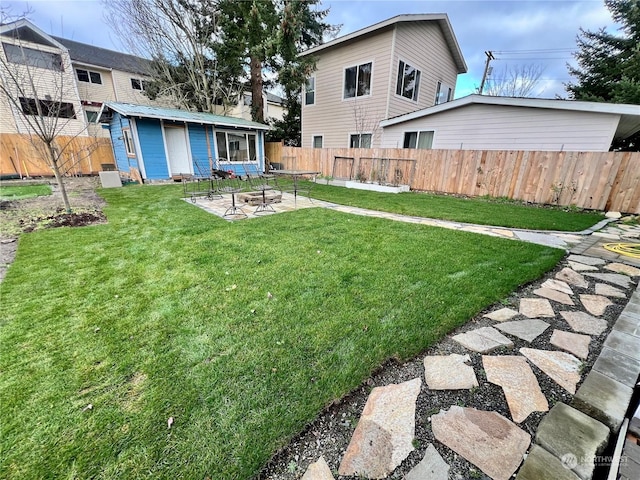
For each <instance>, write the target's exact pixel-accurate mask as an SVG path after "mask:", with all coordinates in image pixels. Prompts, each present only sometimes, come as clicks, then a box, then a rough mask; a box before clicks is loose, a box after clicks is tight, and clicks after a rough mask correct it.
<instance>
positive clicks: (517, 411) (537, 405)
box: [482, 355, 549, 423]
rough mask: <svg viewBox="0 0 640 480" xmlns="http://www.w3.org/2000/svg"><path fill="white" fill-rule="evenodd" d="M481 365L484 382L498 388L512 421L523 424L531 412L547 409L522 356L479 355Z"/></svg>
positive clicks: (536, 382)
mask: <svg viewBox="0 0 640 480" xmlns="http://www.w3.org/2000/svg"><path fill="white" fill-rule="evenodd" d="M482 365H483V366H484V370H485V372H486V373H487V380H488V381H489V382H491V383H494V384H496V385H499V386H501V387H502V390H503V391H504V396H505V397H506V398H507V405H509V411H510V412H511V418H513V421H514V422H516V423H522V422H524V421H525V420H526V419H527V417H528V416H529V415H530V414H531V413H532V412H546V411H548V410H549V403H548V402H547V399H546V398H545V396H544V394H543V393H542V390H540V385H539V384H538V379H537V378H536V376H535V374H534V373H533V370H531V367H530V366H529V364H528V363H527V360H526V359H525V358H524V357H520V356H513V355H512V356H508V355H505V356H499V357H489V356H486V355H483V356H482Z"/></svg>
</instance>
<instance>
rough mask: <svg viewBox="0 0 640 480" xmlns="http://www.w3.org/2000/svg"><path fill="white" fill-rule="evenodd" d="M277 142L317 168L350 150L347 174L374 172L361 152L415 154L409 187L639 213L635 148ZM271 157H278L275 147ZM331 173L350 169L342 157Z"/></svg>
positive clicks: (301, 163)
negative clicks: (316, 146)
mask: <svg viewBox="0 0 640 480" xmlns="http://www.w3.org/2000/svg"><path fill="white" fill-rule="evenodd" d="M269 145H271V144H267V152H269V151H271V150H269V148H271V147H270V146H269ZM280 148H281V149H280V150H278V151H279V155H280V157H279V158H295V166H296V168H298V169H305V170H306V169H309V170H316V171H319V172H322V174H323V175H331V174H332V171H333V166H334V165H333V164H334V158H335V157H347V158H348V157H351V158H353V159H354V162H353V163H354V169H353V170H352V172H351V175H352V177H355V175H356V173H357V172H356V170H355V169H356V168H358V166H360V167H362V168H363V169H364V170H366V172H365V176H366V177H367V178H372V177H371V174H372V169H373V168H374V165H378V164H379V163H375V162H374V161H371V160H361V159H362V158H370V159H371V158H376V159H380V158H390V159H407V160H415V170H414V171H413V175H412V178H411V175H408V173H407V172H406V171H405V170H404V169H403V170H402V178H403V179H409V178H411V182H410V187H411V188H412V189H414V190H424V191H433V192H441V193H454V194H461V195H469V196H478V195H490V196H495V197H508V198H513V199H516V200H523V201H527V202H534V203H540V204H557V205H567V206H568V205H576V206H578V207H580V208H589V209H595V210H615V211H621V212H628V213H640V153H638V152H533V151H517V150H508V151H507V150H505V151H500V150H485V151H479V150H415V149H404V148H373V149H361V148H358V149H349V148H323V149H310V148H295V147H282V146H280ZM273 152H276V150H273ZM267 155H269V154H267ZM270 159H271V160H272V161H278V157H277V156H274V154H273V153H272V155H271V156H270ZM389 165H391V166H389ZM389 165H388V166H387V167H385V168H388V169H390V170H393V168H395V167H393V162H390V163H389ZM388 175H389V173H388V171H387V176H388ZM334 176H336V178H341V177H346V178H348V177H349V169H348V166H347V162H346V161H343V162H342V164H340V165H339V168H338V170H337V171H336V172H334ZM405 182H406V180H405Z"/></svg>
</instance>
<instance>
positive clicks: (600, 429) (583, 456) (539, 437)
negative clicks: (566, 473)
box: [536, 402, 609, 480]
mask: <svg viewBox="0 0 640 480" xmlns="http://www.w3.org/2000/svg"><path fill="white" fill-rule="evenodd" d="M608 440H609V428H607V427H606V426H605V425H603V424H602V423H600V422H598V421H597V420H594V419H593V418H591V417H590V416H588V415H585V414H584V413H582V412H580V411H578V410H576V409H575V408H572V407H570V406H568V405H566V404H564V403H561V402H559V403H556V404H555V405H554V406H553V408H552V409H551V411H550V412H549V413H547V414H546V415H545V416H544V418H543V419H542V421H541V422H540V425H539V426H538V431H537V432H536V443H537V444H538V445H540V446H541V447H542V448H544V449H545V450H546V451H547V452H549V453H551V454H552V455H554V456H555V457H556V458H559V459H560V460H561V461H562V463H563V464H564V465H565V467H566V468H567V469H570V470H573V472H574V473H575V474H577V475H578V477H580V478H581V479H583V480H587V479H590V478H592V476H593V469H594V460H595V459H596V455H599V454H601V453H602V451H603V450H604V448H605V447H606V446H607V441H608ZM543 478H544V477H543ZM547 478H555V477H547Z"/></svg>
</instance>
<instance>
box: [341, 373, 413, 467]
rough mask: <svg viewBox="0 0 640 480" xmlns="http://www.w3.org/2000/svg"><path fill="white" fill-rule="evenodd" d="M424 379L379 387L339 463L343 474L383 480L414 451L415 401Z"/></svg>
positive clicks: (369, 400) (375, 389) (370, 396)
mask: <svg viewBox="0 0 640 480" xmlns="http://www.w3.org/2000/svg"><path fill="white" fill-rule="evenodd" d="M421 385H422V380H421V379H419V378H414V379H413V380H410V381H408V382H403V383H400V384H391V385H387V386H385V387H376V388H374V389H373V390H372V391H371V394H370V395H369V398H368V399H367V403H366V404H365V406H364V410H363V412H362V416H361V417H360V420H359V421H358V425H357V426H356V429H355V432H354V433H353V436H352V437H351V441H350V442H349V446H348V447H347V451H346V453H345V455H344V457H343V458H342V462H340V467H339V468H338V473H339V474H340V475H363V476H365V477H367V478H384V477H386V476H387V475H389V474H390V473H391V472H393V471H394V470H395V469H396V467H397V466H398V465H400V464H401V463H402V461H403V460H404V459H405V458H407V456H408V455H409V454H410V453H411V452H412V451H413V439H414V437H415V413H416V399H417V398H418V394H419V393H420V386H421Z"/></svg>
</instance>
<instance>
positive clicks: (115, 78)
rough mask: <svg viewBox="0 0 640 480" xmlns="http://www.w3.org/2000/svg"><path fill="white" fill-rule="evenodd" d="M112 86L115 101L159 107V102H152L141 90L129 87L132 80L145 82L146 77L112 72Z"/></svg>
mask: <svg viewBox="0 0 640 480" xmlns="http://www.w3.org/2000/svg"><path fill="white" fill-rule="evenodd" d="M111 75H112V82H113V85H114V92H115V98H114V99H115V100H116V101H118V102H123V103H135V104H137V105H160V104H161V102H158V101H153V100H151V99H150V98H149V97H147V96H146V95H145V94H144V93H143V92H142V90H135V89H134V88H133V87H132V86H131V79H132V78H139V79H143V80H147V79H148V77H145V76H143V75H138V74H136V73H129V72H123V71H122V70H113V71H112V72H111Z"/></svg>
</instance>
